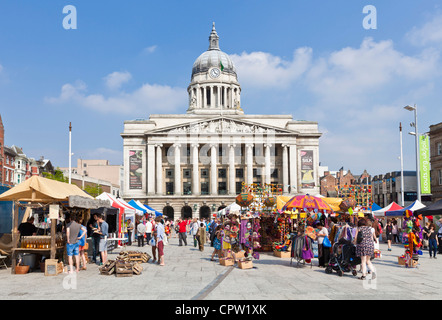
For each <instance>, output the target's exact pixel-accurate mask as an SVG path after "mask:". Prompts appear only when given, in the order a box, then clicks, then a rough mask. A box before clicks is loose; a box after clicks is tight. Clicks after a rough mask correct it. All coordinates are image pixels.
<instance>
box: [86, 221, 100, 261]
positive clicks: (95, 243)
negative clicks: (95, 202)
mask: <svg viewBox="0 0 442 320" xmlns="http://www.w3.org/2000/svg"><path fill="white" fill-rule="evenodd" d="M97 215H98V214H97V213H94V214H93V215H92V218H91V219H90V220H89V224H88V227H89V229H90V233H91V238H92V262H93V263H97V255H99V256H100V261H101V262H103V260H101V255H100V250H99V247H100V234H99V225H98V217H97Z"/></svg>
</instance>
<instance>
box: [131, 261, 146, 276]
mask: <svg viewBox="0 0 442 320" xmlns="http://www.w3.org/2000/svg"><path fill="white" fill-rule="evenodd" d="M132 270H133V273H134V274H136V275H140V274H141V272H142V271H143V267H142V266H141V264H140V263H134V265H133V267H132Z"/></svg>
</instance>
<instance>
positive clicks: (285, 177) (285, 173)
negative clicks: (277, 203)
mask: <svg viewBox="0 0 442 320" xmlns="http://www.w3.org/2000/svg"><path fill="white" fill-rule="evenodd" d="M288 185H289V155H288V150H287V145H286V144H283V145H282V192H283V194H288V193H289V187H288Z"/></svg>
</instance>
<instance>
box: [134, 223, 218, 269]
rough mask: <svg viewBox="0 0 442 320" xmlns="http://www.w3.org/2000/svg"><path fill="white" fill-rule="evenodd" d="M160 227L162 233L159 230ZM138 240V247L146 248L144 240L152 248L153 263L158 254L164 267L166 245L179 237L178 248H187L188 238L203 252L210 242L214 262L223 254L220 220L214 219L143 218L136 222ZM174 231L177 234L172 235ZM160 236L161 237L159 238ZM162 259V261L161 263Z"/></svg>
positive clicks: (160, 262)
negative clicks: (170, 240)
mask: <svg viewBox="0 0 442 320" xmlns="http://www.w3.org/2000/svg"><path fill="white" fill-rule="evenodd" d="M159 227H160V231H159V230H158V228H159ZM135 228H136V230H137V233H136V236H137V240H138V247H143V246H144V240H146V243H147V244H148V245H150V246H151V247H152V256H153V261H154V262H155V261H156V260H157V253H158V257H159V259H158V263H159V264H160V265H164V245H165V244H166V245H167V244H168V242H169V239H170V238H171V237H172V236H173V237H178V242H179V243H178V246H187V245H188V242H187V237H188V236H189V238H190V239H192V240H193V242H192V244H193V246H194V247H198V249H199V250H200V251H201V252H203V251H204V247H205V244H206V243H207V242H210V244H211V247H214V251H213V253H212V258H211V259H212V261H213V260H214V257H215V255H217V256H218V257H220V256H221V255H222V252H221V228H222V225H220V222H219V220H218V219H213V220H211V221H209V220H206V219H201V220H200V219H197V218H194V219H190V218H188V219H177V220H176V221H173V220H169V219H166V220H164V219H162V218H161V217H159V218H156V219H155V220H154V219H152V218H148V217H142V218H141V219H140V220H137V221H136V226H135ZM172 230H173V231H174V232H175V234H174V235H172ZM159 235H160V236H159ZM160 242H161V243H160ZM160 259H162V260H161V261H160Z"/></svg>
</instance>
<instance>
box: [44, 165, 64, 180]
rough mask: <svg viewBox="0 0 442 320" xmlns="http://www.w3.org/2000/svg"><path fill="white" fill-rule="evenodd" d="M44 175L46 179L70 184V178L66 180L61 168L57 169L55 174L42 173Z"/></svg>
mask: <svg viewBox="0 0 442 320" xmlns="http://www.w3.org/2000/svg"><path fill="white" fill-rule="evenodd" d="M42 175H43V177H44V178H48V179H52V180H57V181H61V182H66V183H68V182H69V178H66V177H65V176H64V174H63V171H61V170H60V169H59V168H57V169H55V171H54V174H52V173H49V172H42Z"/></svg>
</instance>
